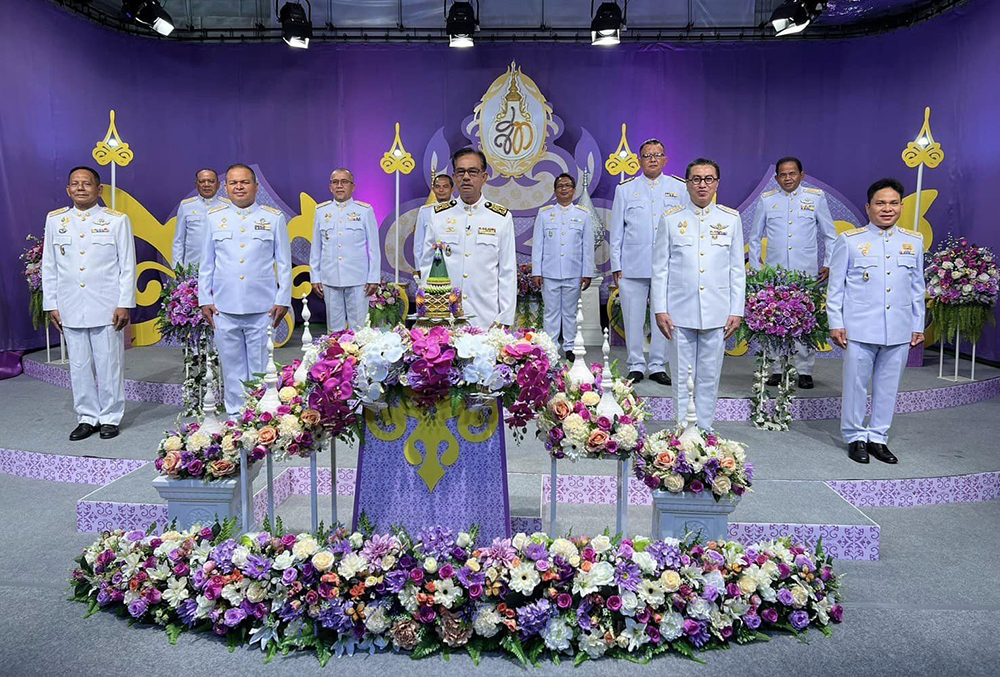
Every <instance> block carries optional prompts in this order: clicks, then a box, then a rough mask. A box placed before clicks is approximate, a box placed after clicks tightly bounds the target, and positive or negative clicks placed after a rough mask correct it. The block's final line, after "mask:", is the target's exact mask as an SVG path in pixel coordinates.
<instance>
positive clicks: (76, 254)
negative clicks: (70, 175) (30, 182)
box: [42, 205, 135, 329]
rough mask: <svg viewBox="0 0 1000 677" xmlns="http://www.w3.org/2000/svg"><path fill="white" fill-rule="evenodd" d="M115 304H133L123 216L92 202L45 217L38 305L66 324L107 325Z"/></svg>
mask: <svg viewBox="0 0 1000 677" xmlns="http://www.w3.org/2000/svg"><path fill="white" fill-rule="evenodd" d="M117 308H135V243H134V242H133V241H132V224H131V222H130V221H129V218H128V216H126V215H125V214H123V213H122V212H116V211H114V210H112V209H109V208H108V207H102V206H100V205H94V206H93V207H91V208H90V209H87V210H85V211H80V210H79V209H76V208H75V207H63V208H62V209H56V210H55V211H51V212H49V213H48V216H46V217H45V240H44V244H43V246H42V309H43V310H58V311H59V316H60V317H61V318H62V323H63V325H64V326H66V327H71V328H74V329H85V328H88V327H104V326H106V325H109V324H111V318H112V317H113V316H114V314H115V310H116V309H117Z"/></svg>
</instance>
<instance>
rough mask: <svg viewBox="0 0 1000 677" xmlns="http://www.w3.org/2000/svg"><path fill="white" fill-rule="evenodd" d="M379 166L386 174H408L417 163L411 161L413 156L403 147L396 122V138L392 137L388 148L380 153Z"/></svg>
mask: <svg viewBox="0 0 1000 677" xmlns="http://www.w3.org/2000/svg"><path fill="white" fill-rule="evenodd" d="M379 166H380V167H381V168H382V171H383V172H385V173H386V174H392V173H393V172H402V173H403V174H409V173H410V172H412V171H413V168H414V167H416V166H417V163H416V162H414V161H413V156H412V155H410V154H409V153H408V152H407V150H406V149H405V148H403V141H402V139H400V138H399V123H398V122H397V123H396V138H395V139H393V141H392V146H391V147H390V148H389V150H388V151H386V152H385V153H383V154H382V160H381V161H379Z"/></svg>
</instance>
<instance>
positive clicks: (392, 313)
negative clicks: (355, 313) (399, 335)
mask: <svg viewBox="0 0 1000 677" xmlns="http://www.w3.org/2000/svg"><path fill="white" fill-rule="evenodd" d="M399 289H400V288H399V285H396V284H393V283H392V282H386V281H385V280H382V281H381V282H379V283H378V287H377V288H376V289H375V293H374V294H371V295H370V296H369V297H368V322H369V323H370V324H371V326H373V327H395V326H396V325H397V324H399V323H400V322H402V321H403V313H404V312H405V310H404V306H405V303H404V301H403V298H402V294H401V293H400V290H399Z"/></svg>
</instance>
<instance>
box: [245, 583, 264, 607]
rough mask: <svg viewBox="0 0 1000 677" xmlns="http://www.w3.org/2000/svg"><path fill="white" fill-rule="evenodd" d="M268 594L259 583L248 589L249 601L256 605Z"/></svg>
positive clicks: (252, 584)
mask: <svg viewBox="0 0 1000 677" xmlns="http://www.w3.org/2000/svg"><path fill="white" fill-rule="evenodd" d="M266 594H267V590H265V589H264V586H263V585H261V584H260V583H258V582H257V581H254V582H253V583H251V584H250V587H248V588H247V599H248V600H250V601H251V602H253V603H254V604H256V603H257V602H260V601H262V600H263V599H264V595H266Z"/></svg>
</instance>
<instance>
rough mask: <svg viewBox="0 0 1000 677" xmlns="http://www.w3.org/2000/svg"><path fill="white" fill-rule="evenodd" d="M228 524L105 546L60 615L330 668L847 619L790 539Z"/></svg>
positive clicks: (649, 641) (613, 648)
mask: <svg viewBox="0 0 1000 677" xmlns="http://www.w3.org/2000/svg"><path fill="white" fill-rule="evenodd" d="M232 530H233V523H232V522H227V523H226V524H224V525H218V524H216V525H215V526H213V527H206V528H201V529H199V528H195V529H194V530H191V531H183V532H178V531H173V530H170V531H167V532H165V533H163V534H161V535H155V534H154V533H152V532H149V533H143V532H142V531H132V532H124V531H121V530H119V531H114V532H110V533H107V532H106V533H104V534H102V535H101V537H100V538H99V539H97V541H96V542H94V544H93V545H91V546H90V547H88V548H86V549H85V550H84V551H83V553H82V555H81V556H80V557H79V558H78V559H77V567H76V568H75V569H74V570H73V572H72V578H71V583H72V585H73V595H74V596H73V599H74V600H76V601H80V602H84V603H86V604H88V605H89V608H90V611H89V613H95V612H96V611H98V610H104V611H113V612H116V613H118V614H119V615H121V616H125V617H128V618H129V619H130V622H140V623H153V624H156V625H159V626H161V627H163V628H164V629H165V630H166V632H167V634H168V637H169V638H170V640H171V641H172V642H175V641H176V640H177V637H178V636H179V635H180V634H181V633H182V632H186V631H191V630H193V631H207V630H211V631H213V632H214V633H215V634H216V635H219V636H222V637H225V638H226V639H227V642H228V644H229V646H230V647H231V648H234V647H237V646H240V645H243V644H248V645H259V647H260V648H261V649H262V650H263V652H264V654H265V656H266V660H270V659H272V658H274V657H275V656H276V655H277V654H278V653H282V654H284V653H286V652H289V651H295V650H307V651H314V652H315V653H316V655H317V657H318V659H319V661H320V663H321V665H325V664H326V662H327V661H328V660H329V658H330V657H331V656H333V655H338V656H339V655H345V654H354V653H355V652H358V651H369V652H373V651H376V650H380V649H388V648H390V647H391V648H393V649H395V650H397V651H402V652H407V653H409V654H410V655H411V657H413V658H423V657H426V656H429V655H432V654H434V653H437V652H445V653H447V652H450V651H453V650H461V651H465V652H467V653H468V654H469V655H470V656H471V658H472V660H473V661H474V662H477V663H478V661H479V658H480V656H481V655H482V653H483V652H490V651H499V652H504V653H506V654H509V655H511V656H513V657H515V658H517V659H518V660H519V661H521V662H522V663H523V664H525V665H528V664H537V661H538V660H539V659H540V658H541V657H542V656H548V657H550V658H551V659H552V660H553V661H559V660H560V657H563V658H565V659H567V660H570V659H572V660H573V661H574V663H575V664H580V663H582V662H583V661H586V660H590V659H597V658H599V657H602V656H608V657H613V658H627V659H631V660H640V661H644V660H648V659H650V658H652V657H654V656H656V655H659V654H663V653H666V652H670V651H674V652H677V653H680V654H683V655H685V656H690V657H693V656H694V655H695V652H696V651H704V650H710V649H720V648H729V647H730V646H731V645H733V644H734V643H736V644H745V643H748V642H752V641H755V640H765V639H767V636H766V635H764V634H763V631H777V630H784V631H788V632H792V633H794V634H800V633H803V632H806V631H807V630H808V629H810V628H815V629H818V630H820V631H822V632H823V633H824V634H827V635H829V634H830V632H831V631H830V627H829V626H830V625H831V624H832V623H839V622H841V621H842V619H843V612H844V610H843V607H842V606H841V605H840V598H841V595H840V582H839V579H838V577H837V575H836V574H835V573H834V570H833V561H832V558H830V557H829V556H827V555H826V554H825V553H824V552H823V550H822V547H821V546H817V547H816V548H815V549H814V550H813V549H807V548H806V547H805V546H803V545H800V544H795V543H792V542H791V541H790V540H789V539H778V540H774V541H764V542H760V543H757V544H755V545H751V546H743V545H740V544H739V543H735V542H724V541H720V542H709V543H707V544H704V545H695V544H691V543H687V542H684V543H681V542H678V541H676V540H663V541H651V540H649V539H643V538H636V539H634V540H618V539H617V538H609V537H608V536H607V535H600V536H596V537H593V538H587V537H579V536H578V537H572V538H558V539H555V540H552V539H550V538H549V537H547V536H546V535H545V534H541V533H536V534H533V535H531V536H528V535H525V534H523V533H520V534H517V535H516V536H515V537H514V538H513V539H495V540H494V541H493V542H492V543H491V544H488V545H486V544H484V545H477V544H476V543H475V534H474V533H458V534H454V533H452V532H450V531H449V530H448V529H443V528H440V527H433V528H427V529H424V530H422V531H421V532H420V533H418V534H416V535H414V536H410V535H409V534H407V533H406V532H404V531H401V530H399V531H396V532H395V533H389V534H374V533H368V534H367V535H365V534H362V533H359V532H355V533H350V534H349V533H347V532H346V531H344V530H336V531H332V532H330V533H328V534H318V535H311V534H298V535H295V534H290V533H281V531H280V530H277V531H276V532H275V533H269V532H266V531H265V532H260V533H248V534H244V535H243V536H240V537H238V538H234V537H233V536H232Z"/></svg>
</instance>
